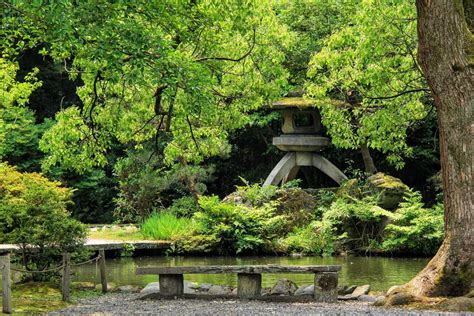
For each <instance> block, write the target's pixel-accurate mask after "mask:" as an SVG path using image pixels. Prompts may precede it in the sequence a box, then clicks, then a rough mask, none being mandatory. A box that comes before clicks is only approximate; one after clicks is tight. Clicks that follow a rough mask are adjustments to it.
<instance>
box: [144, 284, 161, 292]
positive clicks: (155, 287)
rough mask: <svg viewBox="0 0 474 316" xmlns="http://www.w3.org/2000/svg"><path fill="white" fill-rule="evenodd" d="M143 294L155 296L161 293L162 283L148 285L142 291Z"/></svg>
mask: <svg viewBox="0 0 474 316" xmlns="http://www.w3.org/2000/svg"><path fill="white" fill-rule="evenodd" d="M140 293H141V294H153V293H160V282H152V283H148V284H147V285H146V286H145V287H144V288H143V290H141V291H140Z"/></svg>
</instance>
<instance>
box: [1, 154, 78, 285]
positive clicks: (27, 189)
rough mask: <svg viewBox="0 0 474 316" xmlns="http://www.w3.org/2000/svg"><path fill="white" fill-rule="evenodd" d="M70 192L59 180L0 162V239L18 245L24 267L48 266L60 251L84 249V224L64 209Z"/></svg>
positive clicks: (54, 260)
mask: <svg viewBox="0 0 474 316" xmlns="http://www.w3.org/2000/svg"><path fill="white" fill-rule="evenodd" d="M71 196H72V190H70V189H67V188H63V187H60V184H59V183H58V182H52V181H49V180H48V179H46V178H45V177H43V176H42V175H40V174H38V173H20V172H18V171H17V170H15V168H13V167H10V166H8V165H7V164H5V163H0V242H2V243H12V244H16V245H18V246H19V247H20V250H21V251H20V253H21V254H22V260H21V262H22V264H23V265H24V266H25V268H26V269H29V270H45V269H48V268H50V267H51V266H53V265H56V264H58V262H59V260H60V258H61V254H62V253H63V252H69V253H74V252H78V251H80V250H82V249H83V248H82V245H83V244H84V241H85V238H86V228H85V226H84V225H83V224H81V223H80V222H78V221H76V220H74V219H72V218H70V217H69V213H68V211H67V209H66V207H67V205H68V204H70V203H71ZM35 277H36V278H37V279H38V278H42V277H43V275H39V274H38V275H36V276H35Z"/></svg>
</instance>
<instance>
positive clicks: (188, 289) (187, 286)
mask: <svg viewBox="0 0 474 316" xmlns="http://www.w3.org/2000/svg"><path fill="white" fill-rule="evenodd" d="M198 288H199V285H197V283H194V282H190V281H186V280H185V281H183V293H184V294H193V293H196V290H197V289H198Z"/></svg>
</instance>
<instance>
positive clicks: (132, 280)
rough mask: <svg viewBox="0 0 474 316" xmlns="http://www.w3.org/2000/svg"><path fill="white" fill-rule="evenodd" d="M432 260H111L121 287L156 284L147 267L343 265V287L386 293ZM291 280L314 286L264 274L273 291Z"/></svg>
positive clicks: (205, 278)
mask: <svg viewBox="0 0 474 316" xmlns="http://www.w3.org/2000/svg"><path fill="white" fill-rule="evenodd" d="M428 260H429V259H427V258H422V259H417V258H382V257H329V258H322V257H167V256H158V257H137V258H117V259H107V274H108V281H109V282H114V283H115V284H117V285H127V284H132V285H138V286H141V287H143V286H145V285H146V284H147V283H150V282H156V281H157V280H158V276H154V275H135V268H137V267H143V266H157V265H160V266H193V265H243V264H280V265H324V264H340V265H342V270H341V272H340V274H339V284H340V285H353V284H355V285H362V284H370V285H371V288H372V290H374V291H385V290H387V289H388V288H390V287H391V286H393V285H399V284H403V283H405V282H407V281H408V280H410V279H411V278H412V277H413V276H414V275H415V274H416V273H417V272H418V271H420V270H421V269H422V268H423V267H424V266H425V265H426V263H427V262H428ZM73 272H74V276H73V280H74V281H90V282H95V283H99V282H100V281H99V268H98V266H96V264H90V265H83V266H80V267H76V268H74V269H73ZM184 278H185V279H186V280H189V281H193V282H198V283H213V284H222V285H232V286H236V284H237V276H236V275H235V274H203V275H199V274H194V275H193V274H191V275H185V276H184ZM281 278H287V279H290V280H293V281H294V282H296V284H298V285H299V286H300V285H303V284H311V283H312V282H313V278H314V277H313V275H311V274H263V275H262V283H263V284H262V286H263V287H270V286H272V285H273V284H274V283H275V282H276V281H277V280H278V279H281Z"/></svg>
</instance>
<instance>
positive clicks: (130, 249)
mask: <svg viewBox="0 0 474 316" xmlns="http://www.w3.org/2000/svg"><path fill="white" fill-rule="evenodd" d="M134 252H135V245H134V244H127V243H125V244H123V249H122V251H120V257H132V256H133V253H134Z"/></svg>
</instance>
